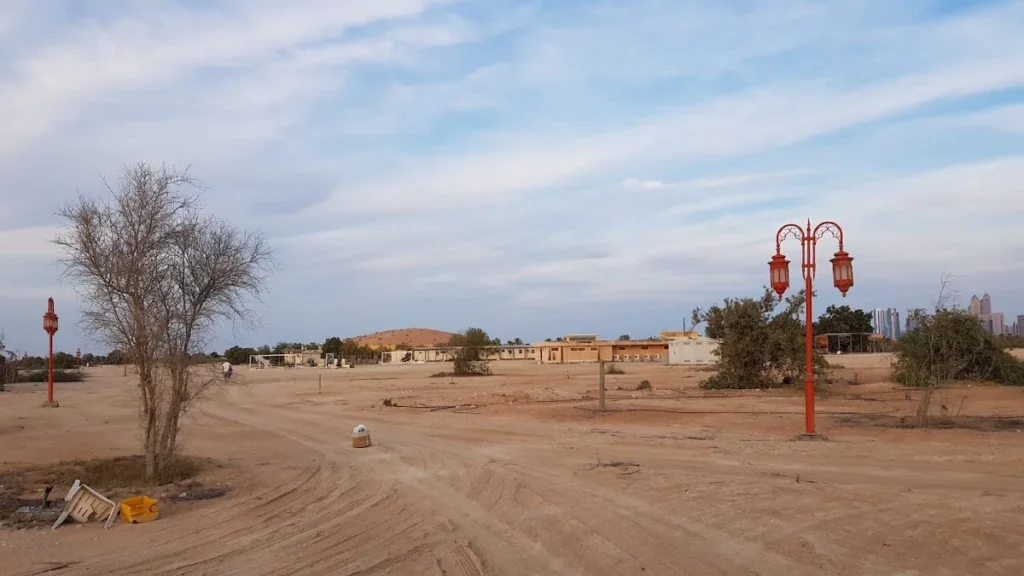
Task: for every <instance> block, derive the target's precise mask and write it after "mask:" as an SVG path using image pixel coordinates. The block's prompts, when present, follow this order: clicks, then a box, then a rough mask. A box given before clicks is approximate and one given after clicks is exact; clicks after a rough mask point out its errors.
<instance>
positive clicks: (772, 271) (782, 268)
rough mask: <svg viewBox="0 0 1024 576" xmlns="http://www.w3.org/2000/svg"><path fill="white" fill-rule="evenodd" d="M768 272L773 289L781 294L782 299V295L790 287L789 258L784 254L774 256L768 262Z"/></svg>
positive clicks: (780, 298)
mask: <svg viewBox="0 0 1024 576" xmlns="http://www.w3.org/2000/svg"><path fill="white" fill-rule="evenodd" d="M768 272H769V279H770V280H771V286H772V290H774V291H775V293H776V294H778V295H779V300H782V295H783V294H785V292H786V290H787V289H788V288H789V260H786V257H785V256H783V255H782V254H776V255H775V256H772V261H771V262H769V263H768Z"/></svg>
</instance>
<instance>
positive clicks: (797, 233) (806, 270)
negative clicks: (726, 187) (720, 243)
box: [768, 220, 853, 437]
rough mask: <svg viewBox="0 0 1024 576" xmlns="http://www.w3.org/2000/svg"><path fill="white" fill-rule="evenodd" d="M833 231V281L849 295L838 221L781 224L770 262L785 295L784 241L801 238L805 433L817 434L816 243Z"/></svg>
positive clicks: (775, 286) (849, 269)
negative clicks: (835, 247) (803, 225)
mask: <svg viewBox="0 0 1024 576" xmlns="http://www.w3.org/2000/svg"><path fill="white" fill-rule="evenodd" d="M825 234H832V236H833V237H835V239H836V240H838V241H839V251H838V252H836V253H835V257H833V258H832V259H831V260H830V262H832V283H833V284H834V285H835V287H836V288H838V289H839V291H840V292H841V293H842V294H843V298H845V297H846V292H847V291H848V290H849V289H850V288H852V287H853V258H851V257H850V255H849V254H847V253H846V252H845V251H844V250H843V229H842V228H840V227H839V224H836V223H835V222H822V223H821V224H818V225H817V226H816V227H815V228H814V229H813V230H812V229H811V221H810V220H808V221H807V227H806V229H805V228H801V227H800V225H799V224H786V225H785V226H783V227H781V228H779V231H778V232H777V233H776V234H775V255H774V256H772V260H771V262H769V263H768V270H769V275H770V279H771V286H772V290H774V291H775V293H776V294H778V295H779V300H782V295H783V294H784V293H785V292H786V289H787V288H789V260H786V257H785V256H783V255H782V241H783V240H785V239H786V238H787V237H789V236H792V237H793V238H796V239H797V240H799V241H800V244H801V246H802V250H803V252H802V255H801V263H800V268H801V270H802V272H803V276H804V283H805V286H804V294H805V295H806V300H807V302H806V305H805V308H806V310H807V320H806V322H807V325H806V326H805V342H804V345H805V347H806V349H807V360H806V363H807V366H806V375H805V377H804V418H805V421H806V431H805V432H804V436H807V437H816V436H817V433H816V432H815V431H814V315H813V313H812V304H813V300H814V297H813V294H814V286H813V285H814V273H815V270H816V269H817V254H816V253H817V246H818V240H819V239H820V238H822V237H824V236H825Z"/></svg>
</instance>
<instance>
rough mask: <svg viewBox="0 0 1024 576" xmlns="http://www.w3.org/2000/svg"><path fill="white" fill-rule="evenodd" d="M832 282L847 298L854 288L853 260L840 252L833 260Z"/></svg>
mask: <svg viewBox="0 0 1024 576" xmlns="http://www.w3.org/2000/svg"><path fill="white" fill-rule="evenodd" d="M831 262H832V282H833V283H834V284H835V286H836V288H838V289H839V291H840V292H842V294H843V298H846V291H847V290H849V289H850V288H852V287H853V258H851V257H850V255H849V254H847V253H846V252H844V251H843V250H840V251H839V252H836V254H835V257H834V258H832V260H831Z"/></svg>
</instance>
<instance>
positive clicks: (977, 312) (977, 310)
mask: <svg viewBox="0 0 1024 576" xmlns="http://www.w3.org/2000/svg"><path fill="white" fill-rule="evenodd" d="M968 311H969V312H970V314H971V316H981V300H980V299H978V295H977V294H975V295H974V296H971V307H970V308H968Z"/></svg>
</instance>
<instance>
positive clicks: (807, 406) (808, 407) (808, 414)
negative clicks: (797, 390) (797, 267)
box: [804, 224, 814, 434]
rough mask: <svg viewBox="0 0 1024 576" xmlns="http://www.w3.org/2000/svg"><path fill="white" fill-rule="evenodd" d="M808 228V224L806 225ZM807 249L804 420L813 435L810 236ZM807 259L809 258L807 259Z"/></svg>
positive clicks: (812, 245)
mask: <svg viewBox="0 0 1024 576" xmlns="http://www.w3.org/2000/svg"><path fill="white" fill-rule="evenodd" d="M808 228H810V224H808ZM804 243H805V244H806V245H807V248H806V249H805V250H804V259H805V265H804V278H805V287H804V296H805V300H806V302H805V304H804V306H805V307H806V309H807V321H806V326H805V327H804V335H805V336H804V338H805V342H804V346H805V347H806V348H807V366H805V370H806V373H805V374H806V375H805V376H804V420H805V425H806V429H807V434H814V312H813V301H814V237H813V236H811V235H810V234H808V235H807V237H805V238H804ZM808 257H809V258H808Z"/></svg>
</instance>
